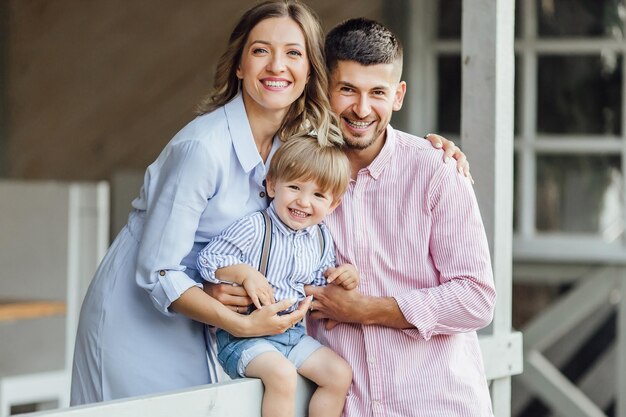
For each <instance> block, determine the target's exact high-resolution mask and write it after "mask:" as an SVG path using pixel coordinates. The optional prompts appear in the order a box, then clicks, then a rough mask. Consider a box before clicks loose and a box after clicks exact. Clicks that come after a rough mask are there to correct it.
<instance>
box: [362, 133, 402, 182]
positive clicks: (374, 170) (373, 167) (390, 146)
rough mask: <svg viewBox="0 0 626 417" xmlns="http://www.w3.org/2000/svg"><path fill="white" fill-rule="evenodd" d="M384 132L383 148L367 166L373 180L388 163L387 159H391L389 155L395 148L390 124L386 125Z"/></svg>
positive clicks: (394, 139)
mask: <svg viewBox="0 0 626 417" xmlns="http://www.w3.org/2000/svg"><path fill="white" fill-rule="evenodd" d="M385 133H386V136H385V144H384V145H383V148H382V149H381V150H380V153H379V154H378V155H376V158H374V160H373V161H372V163H371V164H369V166H368V167H367V170H368V171H369V173H370V175H371V176H372V178H374V179H375V180H377V179H378V177H380V174H382V172H383V171H384V170H385V168H386V167H387V165H389V161H391V157H392V156H393V154H394V152H395V150H396V133H395V131H394V130H393V128H392V127H391V125H387V130H386V132H385Z"/></svg>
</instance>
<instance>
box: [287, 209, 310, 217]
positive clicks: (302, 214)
mask: <svg viewBox="0 0 626 417" xmlns="http://www.w3.org/2000/svg"><path fill="white" fill-rule="evenodd" d="M289 210H291V213H293V214H294V215H296V216H298V217H306V216H308V214H307V213H305V212H303V211H300V210H296V209H289Z"/></svg>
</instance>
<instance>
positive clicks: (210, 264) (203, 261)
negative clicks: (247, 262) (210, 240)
mask: <svg viewBox="0 0 626 417" xmlns="http://www.w3.org/2000/svg"><path fill="white" fill-rule="evenodd" d="M242 263H243V262H242V261H241V259H239V258H238V257H236V256H220V257H215V258H211V259H210V260H209V259H208V258H206V257H204V256H198V262H197V266H198V271H199V272H200V276H202V278H204V280H205V281H208V282H211V283H213V284H220V283H222V282H228V281H221V280H219V279H218V278H217V277H216V276H215V272H216V271H217V270H218V269H220V268H226V267H227V266H232V265H239V264H242ZM228 283H229V284H232V282H228Z"/></svg>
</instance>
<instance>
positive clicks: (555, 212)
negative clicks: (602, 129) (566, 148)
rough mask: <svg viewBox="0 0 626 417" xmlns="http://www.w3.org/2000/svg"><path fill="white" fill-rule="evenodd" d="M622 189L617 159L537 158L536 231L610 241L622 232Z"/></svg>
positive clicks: (607, 156) (572, 156)
mask: <svg viewBox="0 0 626 417" xmlns="http://www.w3.org/2000/svg"><path fill="white" fill-rule="evenodd" d="M622 188H623V185H622V173H621V158H620V157H619V156H616V155H600V156H589V155H567V156H566V155H538V156H537V196H536V198H537V204H536V219H537V224H536V226H537V230H539V231H545V232H548V231H550V232H554V231H560V232H572V233H592V234H597V235H599V236H601V237H602V238H604V239H605V240H606V241H609V242H610V241H614V240H616V239H618V238H619V237H620V236H621V235H622V234H623V232H624V224H623V220H622V219H623V212H624V207H623V191H622Z"/></svg>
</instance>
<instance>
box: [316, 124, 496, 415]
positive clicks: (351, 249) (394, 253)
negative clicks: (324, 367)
mask: <svg viewBox="0 0 626 417" xmlns="http://www.w3.org/2000/svg"><path fill="white" fill-rule="evenodd" d="M326 224H327V225H328V227H329V228H330V230H331V233H332V235H333V237H334V239H335V243H336V250H337V257H338V262H339V264H341V263H351V264H354V265H355V266H356V267H357V268H358V269H359V271H360V274H361V282H360V284H359V290H360V291H361V292H362V293H363V294H365V295H368V296H377V297H394V298H395V300H396V301H397V303H398V306H399V307H400V310H401V311H402V313H403V314H404V317H405V318H406V320H407V321H409V322H410V323H411V324H413V325H414V326H415V329H405V330H399V329H393V328H388V327H383V326H373V325H372V326H365V325H357V324H345V323H342V324H339V325H338V326H337V327H335V328H334V329H333V330H330V331H327V330H325V328H324V323H323V321H314V320H310V321H309V323H308V329H309V333H310V334H311V335H312V336H313V337H315V338H316V339H318V340H320V341H321V342H322V343H323V344H325V345H327V346H329V347H330V348H332V349H333V350H334V351H336V352H337V353H339V354H340V355H341V356H342V357H344V358H345V359H346V360H347V361H348V362H349V363H350V365H351V366H352V369H353V372H354V380H353V384H352V387H351V389H350V392H349V394H348V398H347V401H346V406H345V409H344V415H345V416H346V417H361V416H386V417H392V416H393V417H401V416H402V417H406V416H420V417H428V416H433V417H445V416H455V417H456V416H480V417H486V416H492V415H493V413H492V411H491V401H490V398H489V391H488V387H487V381H486V378H485V373H484V367H483V362H482V357H481V352H480V347H479V344H478V338H477V335H476V330H477V329H480V328H482V327H484V326H486V325H487V324H488V323H490V322H491V319H492V316H493V306H494V302H495V289H494V286H493V277H492V271H491V262H490V258H489V250H488V246H487V239H486V236H485V232H484V228H483V225H482V221H481V218H480V213H479V210H478V205H477V203H476V198H475V196H474V191H473V189H472V186H471V184H470V183H469V181H468V180H467V179H466V178H465V177H463V176H462V175H460V174H458V173H457V172H456V171H455V164H453V163H448V164H444V163H442V154H441V151H438V150H436V149H434V148H433V147H432V146H431V145H430V143H429V142H427V141H426V140H424V139H421V138H417V137H414V136H411V135H408V134H406V133H403V132H399V131H394V130H393V129H392V128H391V126H389V127H388V129H387V140H386V143H385V145H384V147H383V149H382V150H381V152H380V154H379V155H378V156H377V157H376V159H375V160H374V161H373V162H372V163H371V164H370V166H369V167H367V168H364V169H362V170H361V171H360V172H359V173H358V177H357V179H356V181H352V182H351V183H350V187H349V189H348V192H347V193H346V195H345V197H344V198H343V202H342V204H341V205H340V206H339V208H338V209H337V210H335V212H334V213H333V214H332V215H330V216H329V217H328V218H327V220H326Z"/></svg>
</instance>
